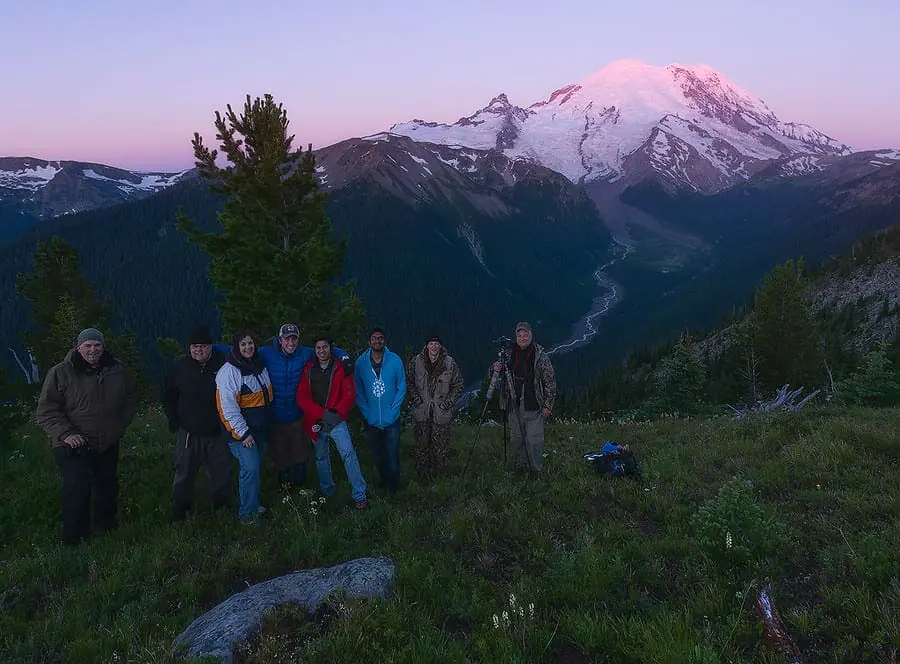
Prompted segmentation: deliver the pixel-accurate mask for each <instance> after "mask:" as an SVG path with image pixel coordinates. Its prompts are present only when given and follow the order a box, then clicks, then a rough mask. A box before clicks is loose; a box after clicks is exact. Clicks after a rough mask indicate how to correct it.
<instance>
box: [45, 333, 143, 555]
mask: <svg viewBox="0 0 900 664" xmlns="http://www.w3.org/2000/svg"><path fill="white" fill-rule="evenodd" d="M136 408H137V401H136V395H135V390H134V382H133V379H132V377H131V375H130V373H129V372H128V370H127V369H126V368H125V366H124V365H123V364H122V363H121V362H120V361H119V360H117V359H116V358H114V357H113V356H112V355H110V354H109V352H108V351H107V350H106V348H105V345H104V338H103V334H102V333H101V332H100V331H99V330H96V329H94V328H88V329H86V330H82V332H81V333H80V334H79V335H78V340H77V342H76V344H75V348H73V349H72V350H70V351H69V352H68V354H67V355H66V358H65V359H64V360H63V361H62V362H60V363H59V364H57V365H56V366H54V367H53V368H51V369H50V371H48V372H47V375H46V377H45V378H44V384H43V387H42V389H41V396H40V399H39V400H38V407H37V423H38V424H39V425H40V426H41V428H43V429H44V431H46V432H47V434H48V435H49V436H50V444H51V447H52V450H53V456H54V458H55V459H56V465H57V466H58V468H59V474H60V476H61V477H62V496H61V498H62V529H63V542H65V543H66V544H72V545H74V544H78V543H79V542H81V541H83V540H85V539H87V537H88V535H89V534H90V525H89V524H90V513H91V499H92V498H93V504H94V530H95V532H98V533H102V532H106V531H108V530H113V529H115V528H116V527H117V525H118V520H117V511H118V493H119V481H118V463H119V442H120V441H121V439H122V436H123V435H124V433H125V429H126V428H127V427H128V425H130V424H131V421H132V419H134V414H135V410H136Z"/></svg>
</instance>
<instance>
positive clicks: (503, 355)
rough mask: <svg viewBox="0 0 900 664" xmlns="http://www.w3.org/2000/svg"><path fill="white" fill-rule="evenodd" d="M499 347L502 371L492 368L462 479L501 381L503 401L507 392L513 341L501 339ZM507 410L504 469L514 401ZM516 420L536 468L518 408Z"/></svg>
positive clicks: (498, 359)
mask: <svg viewBox="0 0 900 664" xmlns="http://www.w3.org/2000/svg"><path fill="white" fill-rule="evenodd" d="M494 343H495V344H496V345H497V348H498V350H497V361H498V362H499V363H500V371H494V370H493V366H492V367H491V374H492V375H491V380H490V383H488V388H487V392H485V395H484V408H482V410H481V416H480V417H479V418H478V423H477V425H476V427H475V436H474V437H473V439H472V447H471V448H470V449H469V456H468V458H467V459H466V465H465V467H464V468H463V472H462V477H465V475H466V471H467V470H468V469H469V462H471V461H472V453H473V452H474V451H475V445H476V444H477V443H478V437H479V436H480V435H481V427H482V425H483V424H484V417H485V415H486V414H487V409H488V405H490V403H491V398H492V397H493V396H494V391H495V390H496V389H497V385H498V383H499V382H500V380H501V379H502V380H503V384H502V385H501V386H500V390H501V401H502V400H503V399H502V395H503V393H504V392H505V390H506V372H507V371H509V369H508V367H507V363H508V362H509V354H510V350H509V349H510V346H511V345H512V340H511V339H509V338H508V337H501V338H500V339H497V340H496V341H495V342H494ZM506 401H507V404H506V405H507V408H502V407H501V410H503V467H504V468H505V467H506V463H507V453H506V450H507V446H508V443H509V426H508V422H509V407H511V406H512V405H513V404H512V401H513V400H512V399H510V398H507V400H506ZM516 420H517V422H518V425H519V434H520V435H521V436H522V438H523V440H522V446H523V447H524V448H525V455H526V456H527V457H528V464H529V467H530V468H533V467H534V462H533V460H532V458H531V450H529V449H528V442H527V441H526V440H524V438H525V425H524V422H522V419H521V414H520V413H519V410H518V408H516Z"/></svg>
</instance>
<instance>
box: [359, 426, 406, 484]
mask: <svg viewBox="0 0 900 664" xmlns="http://www.w3.org/2000/svg"><path fill="white" fill-rule="evenodd" d="M367 430H368V432H369V442H370V443H371V445H372V456H373V457H374V458H375V466H376V467H377V468H378V475H379V477H380V478H381V482H380V483H379V486H380V487H382V488H387V490H388V491H390V492H391V493H396V492H397V488H398V486H399V484H400V420H399V419H398V420H397V421H395V422H394V423H393V424H389V425H388V426H386V427H385V428H384V429H379V428H378V427H374V426H371V425H369V426H368V427H367Z"/></svg>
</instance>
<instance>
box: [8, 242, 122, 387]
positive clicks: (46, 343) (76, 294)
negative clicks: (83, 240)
mask: <svg viewBox="0 0 900 664" xmlns="http://www.w3.org/2000/svg"><path fill="white" fill-rule="evenodd" d="M32 262H33V264H34V272H32V273H31V274H25V273H20V274H18V275H17V276H16V292H17V293H18V294H19V295H20V296H22V297H24V298H25V299H26V300H27V301H28V302H29V303H30V304H31V312H30V314H29V316H30V318H31V320H32V322H33V323H34V327H33V328H32V329H30V330H27V331H26V332H25V333H24V338H25V344H26V346H27V347H28V348H31V349H33V350H34V356H35V358H36V359H37V361H38V367H39V369H40V372H41V376H42V377H43V375H44V374H46V373H47V370H48V369H49V368H50V367H52V366H53V365H54V364H57V363H58V362H60V361H62V359H63V358H64V357H65V356H66V353H68V352H69V351H70V350H71V349H72V346H73V345H74V344H75V338H76V337H77V336H78V333H79V332H80V331H81V330H83V329H84V328H86V327H96V328H97V329H98V330H101V331H103V332H104V333H105V334H109V323H110V320H111V318H112V313H111V306H110V304H109V302H108V301H100V300H98V299H97V297H96V295H95V294H94V288H93V286H92V285H91V283H90V282H89V281H88V279H87V277H85V276H84V273H83V272H82V271H81V265H80V263H79V258H78V252H77V251H76V250H75V248H74V247H72V246H71V245H69V244H67V243H66V242H65V241H64V240H63V239H62V238H60V237H59V236H53V238H51V240H50V242H38V244H37V247H36V248H35V250H34V256H33V258H32Z"/></svg>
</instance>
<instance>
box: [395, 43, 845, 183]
mask: <svg viewBox="0 0 900 664" xmlns="http://www.w3.org/2000/svg"><path fill="white" fill-rule="evenodd" d="M390 132H391V133H394V134H401V135H405V136H409V137H410V138H413V139H415V140H418V141H426V142H430V143H440V144H444V145H456V146H465V147H470V148H478V149H497V150H501V151H503V152H504V154H506V155H507V156H509V157H512V158H522V159H526V160H529V161H533V162H537V163H540V164H542V165H543V166H546V167H548V168H550V169H552V170H555V171H558V172H559V173H562V174H563V175H565V176H566V177H567V178H569V179H570V180H572V181H573V182H576V183H589V182H596V181H609V182H616V181H622V180H625V181H626V182H630V181H636V180H640V179H643V178H644V177H646V176H648V175H650V174H654V173H655V174H656V175H657V176H658V177H660V178H661V179H662V180H663V182H665V183H667V184H670V185H672V186H674V187H678V188H681V187H685V188H689V189H692V190H695V191H701V192H706V193H711V192H714V191H718V190H720V189H722V188H725V187H728V186H731V185H733V184H735V183H737V182H741V181H743V180H746V179H748V178H749V177H751V176H752V175H753V174H754V173H757V172H758V171H760V170H762V169H764V168H765V167H766V166H768V165H769V164H771V163H772V162H773V161H774V160H779V159H784V158H785V157H792V156H795V155H844V154H850V153H851V149H850V147H849V146H847V145H844V144H843V143H840V142H839V141H837V140H835V139H833V138H831V137H830V136H826V135H825V134H824V133H822V132H821V131H818V130H817V129H815V128H813V127H810V126H808V125H804V124H798V123H794V122H783V121H781V120H780V119H779V118H778V117H777V116H776V115H775V113H773V112H772V111H771V110H770V109H769V107H768V106H766V104H765V103H764V102H763V101H762V100H760V99H757V98H755V97H753V96H752V95H751V94H750V93H749V92H747V91H746V90H743V89H742V88H740V87H738V86H737V85H735V84H734V83H732V82H730V81H728V80H727V79H726V78H725V77H724V76H722V74H720V73H718V72H716V71H715V70H713V69H711V68H710V67H707V66H691V67H688V66H682V65H677V64H670V65H667V66H664V67H657V66H652V65H648V64H645V63H643V62H639V61H636V60H620V61H617V62H613V63H611V64H610V65H608V66H606V67H604V68H603V69H601V70H599V71H598V72H596V73H595V74H593V75H592V76H590V77H589V78H588V79H587V80H585V81H583V82H582V83H578V84H572V85H567V86H565V87H562V88H560V89H558V90H556V91H555V92H553V93H551V94H550V95H549V97H548V98H547V99H546V100H544V101H538V102H535V103H533V104H531V105H530V106H528V107H527V108H522V107H519V106H515V105H513V104H511V103H510V102H509V99H507V97H506V95H505V94H500V95H498V96H497V97H495V98H494V99H492V100H491V102H490V103H489V104H488V105H487V106H485V107H484V108H483V109H481V110H480V111H478V112H476V113H475V114H474V115H471V116H469V117H465V118H461V119H459V120H457V121H456V122H455V123H453V124H452V125H447V124H439V123H435V122H424V121H422V120H413V121H411V122H404V123H400V124H395V125H394V126H392V127H391V128H390Z"/></svg>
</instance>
